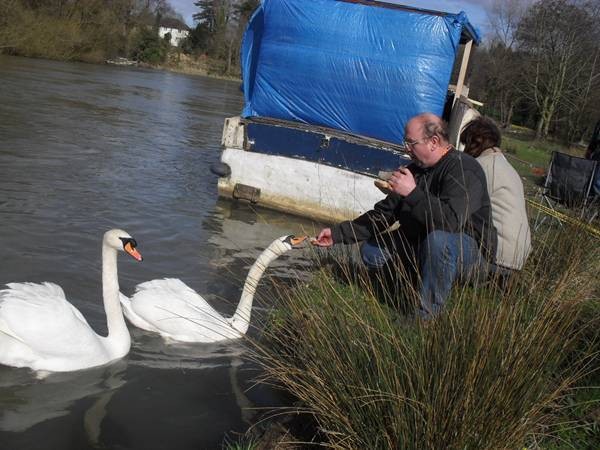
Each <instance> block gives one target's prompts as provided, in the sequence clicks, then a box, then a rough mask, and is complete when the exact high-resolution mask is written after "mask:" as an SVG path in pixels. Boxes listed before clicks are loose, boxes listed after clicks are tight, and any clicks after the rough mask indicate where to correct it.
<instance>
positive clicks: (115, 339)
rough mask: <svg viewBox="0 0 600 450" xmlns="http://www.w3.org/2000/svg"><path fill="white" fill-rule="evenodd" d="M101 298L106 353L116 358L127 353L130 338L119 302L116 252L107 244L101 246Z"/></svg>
mask: <svg viewBox="0 0 600 450" xmlns="http://www.w3.org/2000/svg"><path fill="white" fill-rule="evenodd" d="M102 296H103V298H104V310H105V311H106V325H107V328H108V336H107V337H106V340H105V343H106V347H107V351H108V352H109V353H110V355H111V356H113V357H115V358H118V357H121V356H124V355H126V354H127V352H128V351H129V347H130V345H131V338H130V337H129V330H128V329H127V325H126V324H125V318H124V317H123V311H122V309H121V303H120V302H119V278H118V274H117V251H116V250H115V249H114V248H112V247H110V246H108V245H107V244H104V245H103V246H102Z"/></svg>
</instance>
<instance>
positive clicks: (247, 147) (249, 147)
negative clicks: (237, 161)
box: [244, 139, 255, 151]
mask: <svg viewBox="0 0 600 450" xmlns="http://www.w3.org/2000/svg"><path fill="white" fill-rule="evenodd" d="M254 144H255V142H254V139H247V140H246V145H244V150H250V151H252V150H254Z"/></svg>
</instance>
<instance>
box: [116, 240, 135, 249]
mask: <svg viewBox="0 0 600 450" xmlns="http://www.w3.org/2000/svg"><path fill="white" fill-rule="evenodd" d="M119 239H121V242H123V247H125V246H126V245H127V244H131V246H132V247H133V248H136V247H137V242H135V239H134V238H119Z"/></svg>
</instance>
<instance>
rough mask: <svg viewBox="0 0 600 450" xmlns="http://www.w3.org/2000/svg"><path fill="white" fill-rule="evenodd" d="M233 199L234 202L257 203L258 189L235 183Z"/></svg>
mask: <svg viewBox="0 0 600 450" xmlns="http://www.w3.org/2000/svg"><path fill="white" fill-rule="evenodd" d="M232 195H233V198H235V199H236V200H247V201H249V202H250V203H258V199H259V198H260V189H258V188H255V187H252V186H248V185H247V184H241V183H236V185H235V186H234V187H233V194H232Z"/></svg>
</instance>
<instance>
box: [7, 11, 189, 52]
mask: <svg viewBox="0 0 600 450" xmlns="http://www.w3.org/2000/svg"><path fill="white" fill-rule="evenodd" d="M0 11H1V13H0V51H3V52H4V53H12V54H16V55H22V56H32V57H43V58H51V59H60V60H78V61H90V62H100V61H103V60H105V59H107V58H111V57H114V56H129V57H140V56H141V58H142V59H144V58H146V59H150V60H152V59H153V58H154V59H155V60H160V59H163V58H164V56H165V55H166V52H167V50H168V43H167V42H161V41H160V39H158V33H157V32H156V29H157V23H158V22H157V21H158V20H160V18H161V17H175V18H179V19H181V16H179V15H178V14H177V13H176V12H175V11H174V10H173V8H172V7H171V6H170V5H169V3H168V2H167V1H166V0H0ZM149 46H150V47H155V48H156V49H158V51H159V52H158V53H159V55H158V58H157V55H156V52H154V53H153V52H152V51H150V52H149V51H147V50H148V47H149Z"/></svg>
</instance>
